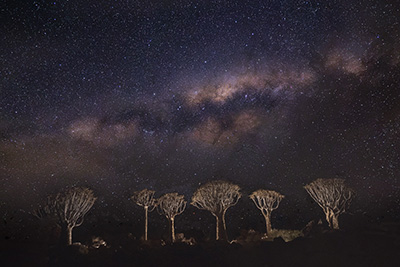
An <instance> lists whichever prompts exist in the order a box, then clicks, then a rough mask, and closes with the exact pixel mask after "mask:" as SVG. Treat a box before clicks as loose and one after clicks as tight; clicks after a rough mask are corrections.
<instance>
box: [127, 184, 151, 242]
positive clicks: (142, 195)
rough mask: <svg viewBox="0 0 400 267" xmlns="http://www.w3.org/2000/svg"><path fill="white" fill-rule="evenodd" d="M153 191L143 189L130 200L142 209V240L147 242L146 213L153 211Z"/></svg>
mask: <svg viewBox="0 0 400 267" xmlns="http://www.w3.org/2000/svg"><path fill="white" fill-rule="evenodd" d="M154 193H155V191H152V190H148V189H143V190H142V191H137V192H135V193H134V194H133V196H132V197H131V199H132V200H133V201H134V202H135V203H136V204H137V205H139V206H141V207H143V208H144V217H145V220H144V240H146V241H147V225H148V212H149V210H150V212H151V211H153V210H154V208H155V207H156V205H155V199H154Z"/></svg>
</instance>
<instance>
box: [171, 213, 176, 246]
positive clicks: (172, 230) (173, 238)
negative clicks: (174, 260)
mask: <svg viewBox="0 0 400 267" xmlns="http://www.w3.org/2000/svg"><path fill="white" fill-rule="evenodd" d="M171 241H172V243H174V242H175V219H174V218H172V219H171Z"/></svg>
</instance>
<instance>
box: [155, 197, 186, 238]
mask: <svg viewBox="0 0 400 267" xmlns="http://www.w3.org/2000/svg"><path fill="white" fill-rule="evenodd" d="M186 203H187V202H186V201H185V196H183V195H178V193H168V194H165V195H163V196H161V197H160V198H159V199H158V200H157V210H158V212H159V213H160V214H161V215H164V216H165V217H167V219H168V220H169V222H170V224H171V240H172V242H175V216H177V215H179V214H181V213H182V212H183V211H184V210H185V208H186Z"/></svg>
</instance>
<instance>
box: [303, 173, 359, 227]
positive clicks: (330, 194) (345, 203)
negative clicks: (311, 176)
mask: <svg viewBox="0 0 400 267" xmlns="http://www.w3.org/2000/svg"><path fill="white" fill-rule="evenodd" d="M304 189H305V190H306V191H307V193H308V194H309V195H310V196H311V197H312V198H313V199H314V201H315V202H317V204H318V205H319V206H320V207H321V208H322V210H323V211H324V213H325V217H326V220H327V222H328V224H329V227H330V228H332V229H339V221H338V218H339V215H340V214H342V213H344V212H345V211H346V209H347V208H348V207H349V206H350V202H351V199H352V197H353V196H354V191H353V190H352V189H350V188H349V187H347V186H346V184H345V181H344V180H343V179H317V180H315V181H313V182H311V183H310V184H308V185H306V186H304Z"/></svg>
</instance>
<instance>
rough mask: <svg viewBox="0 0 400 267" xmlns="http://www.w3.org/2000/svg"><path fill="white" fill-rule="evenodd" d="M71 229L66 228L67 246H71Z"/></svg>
mask: <svg viewBox="0 0 400 267" xmlns="http://www.w3.org/2000/svg"><path fill="white" fill-rule="evenodd" d="M72 229H73V227H70V226H68V228H67V232H68V239H67V244H68V245H72Z"/></svg>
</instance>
